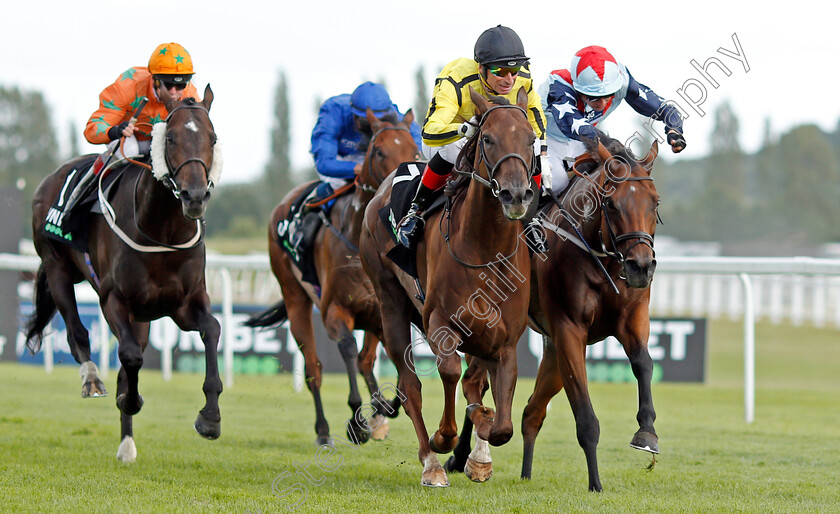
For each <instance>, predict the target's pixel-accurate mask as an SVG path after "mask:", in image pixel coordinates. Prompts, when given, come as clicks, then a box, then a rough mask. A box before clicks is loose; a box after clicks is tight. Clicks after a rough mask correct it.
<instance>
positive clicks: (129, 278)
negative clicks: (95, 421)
mask: <svg viewBox="0 0 840 514" xmlns="http://www.w3.org/2000/svg"><path fill="white" fill-rule="evenodd" d="M163 102H164V105H165V106H166V108H167V111H168V112H169V116H168V117H167V118H166V123H165V125H164V124H158V125H156V126H155V128H154V129H153V131H152V132H153V134H154V138H153V141H152V163H153V166H152V167H151V172H150V171H149V168H150V167H149V166H148V165H145V164H142V163H134V162H132V163H130V164H128V165H127V166H126V167H125V169H124V170H123V172H122V176H121V177H120V183H119V187H117V188H116V191H115V193H114V195H113V197H112V198H110V199H108V200H105V198H104V197H103V195H102V192H101V190H100V202H102V201H103V200H104V201H105V203H104V204H102V210H103V211H106V215H108V214H109V215H110V216H109V217H108V218H107V219H106V215H91V216H90V218H89V220H90V232H89V239H88V240H89V253H81V252H79V251H76V250H73V249H71V248H70V247H69V246H66V245H65V244H63V243H60V242H58V241H56V240H54V239H50V238H48V237H47V236H46V235H45V233H44V224H45V218H46V215H47V211H48V209H49V208H50V206H51V204H52V202H53V201H54V200H55V198H56V197H57V196H58V194H59V191H60V190H61V188H62V186H63V185H64V180H65V177H66V176H67V174H68V173H69V171H70V170H72V169H73V168H74V165H75V164H77V163H78V162H79V161H80V160H81V159H84V157H82V158H76V159H74V160H72V161H70V162H68V163H66V164H64V165H63V166H61V167H60V168H59V169H58V170H57V171H55V172H54V173H52V174H50V175H49V176H47V177H46V178H45V179H44V180H43V181H42V182H41V184H40V185H39V186H38V188H37V189H36V191H35V196H34V198H33V200H32V229H33V237H34V242H35V249H36V250H37V252H38V255H40V256H41V265H40V267H39V268H38V272H37V277H36V282H35V299H34V301H33V304H34V306H35V307H34V309H35V310H34V313H33V315H32V317H31V318H30V319H29V321H28V324H27V331H26V335H27V345H28V346H29V348H30V349H31V350H33V351H37V350H38V349H39V348H40V343H41V339H42V336H43V331H44V329H45V328H46V326H47V324H48V323H49V322H50V320H51V319H52V317H53V315H54V314H55V312H56V309H58V311H59V312H60V313H61V316H62V318H64V321H65V324H66V325H67V340H68V343H69V344H70V349H71V351H72V353H73V356H74V357H75V359H76V361H77V362H79V364H81V370H80V373H81V375H82V396H83V397H92V396H105V395H106V394H107V393H106V391H105V388H104V386H103V385H102V382H101V380H100V379H99V377H98V376H97V369H96V365H95V364H94V363H93V362H91V360H90V340H89V338H88V332H87V330H86V329H85V327H84V325H82V322H81V320H80V319H79V313H78V308H77V305H76V296H75V292H74V288H73V285H74V284H77V283H79V282H81V281H82V280H87V281H88V282H90V284H91V285H92V286H93V288H94V290H96V292H97V294H98V295H99V305H100V306H101V307H102V311H103V313H104V314H105V318H106V319H107V321H108V325H109V326H110V328H111V332H112V333H113V334H115V335H116V337H117V339H118V341H119V350H118V354H119V359H120V363H121V365H122V367H121V368H120V371H119V375H118V377H117V401H116V403H117V407H118V408H119V410H120V422H121V423H120V424H121V438H120V439H121V442H120V446H119V449H118V451H117V458H118V459H120V460H122V461H126V462H131V461H133V460H135V458H136V456H137V450H136V446H135V443H134V431H133V427H132V417H133V416H134V415H135V414H137V413H138V412H139V411H140V409H141V407H142V406H143V397H142V396H141V395H140V393H139V392H138V390H137V379H138V374H139V371H140V368H141V366H142V365H143V350H144V349H145V347H146V345H147V344H148V342H149V339H148V337H149V323H150V322H151V321H152V320H156V319H158V318H162V317H164V316H169V317H170V318H172V320H173V321H175V323H176V324H177V325H178V327H179V328H180V329H181V330H184V331H192V330H195V331H198V332H199V333H200V334H201V339H202V341H203V342H204V346H205V360H206V366H207V367H206V375H205V379H204V386H203V390H204V395H205V399H206V403H205V405H204V407H203V408H202V409H201V410H200V411H199V413H198V418H197V419H196V421H195V424H194V426H195V429H196V431H197V432H198V433H199V434H200V435H201V436H203V437H206V438H207V439H217V438H218V437H219V435H220V433H221V415H220V412H219V394H221V392H222V381H221V380H220V379H219V371H218V365H217V357H216V350H217V348H216V347H217V345H218V343H219V333H220V327H219V322H218V321H216V319H215V318H214V317H213V315H212V314H211V312H210V298H209V297H208V295H207V291H206V287H205V282H204V264H205V251H204V241H203V237H202V236H203V229H204V222H203V217H204V213H205V210H206V208H207V203H208V201H209V198H210V188H211V187H212V186H213V182H214V181H215V180H217V179H218V175H219V174H220V171H221V156H220V153H219V152H218V147H216V146H215V144H216V133H215V131H214V129H213V124H212V123H211V122H210V117H209V113H208V111H209V110H210V105H211V104H212V102H213V91H212V90H211V89H210V86H209V85H208V86H207V88H206V89H205V90H204V100H203V101H202V102H197V101H196V100H194V99H192V98H188V99H186V100H183V101H181V102H176V101H175V100H173V99H172V98H169V97H165V98H164V99H163ZM162 128H163V129H164V130H160V129H162ZM103 173H104V171H103ZM107 202H110V205H107ZM111 223H113V228H112V226H111Z"/></svg>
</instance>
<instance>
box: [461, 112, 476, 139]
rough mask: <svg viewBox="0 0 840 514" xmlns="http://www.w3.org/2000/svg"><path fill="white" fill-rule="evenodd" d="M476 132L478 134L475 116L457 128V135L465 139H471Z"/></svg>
mask: <svg viewBox="0 0 840 514" xmlns="http://www.w3.org/2000/svg"><path fill="white" fill-rule="evenodd" d="M476 132H478V118H477V117H475V116H473V117H472V118H470V120H469V121H465V122H464V123H461V125H460V126H459V127H458V134H459V135H460V136H461V137H465V138H467V139H471V138H472V137H473V136H474V135H475V133H476Z"/></svg>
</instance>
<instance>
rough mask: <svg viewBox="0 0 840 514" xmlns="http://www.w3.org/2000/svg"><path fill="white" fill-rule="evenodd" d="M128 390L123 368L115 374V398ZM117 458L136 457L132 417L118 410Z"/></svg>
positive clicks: (132, 459) (125, 460)
mask: <svg viewBox="0 0 840 514" xmlns="http://www.w3.org/2000/svg"><path fill="white" fill-rule="evenodd" d="M127 391H128V378H127V377H126V373H125V368H120V371H119V373H118V374H117V398H119V397H120V396H122V395H124V394H125V393H126V392H127ZM117 459H119V460H121V461H122V462H134V461H135V460H136V459H137V447H136V446H135V444H134V419H133V416H131V415H130V414H126V413H125V412H122V410H121V411H120V446H119V448H118V449H117Z"/></svg>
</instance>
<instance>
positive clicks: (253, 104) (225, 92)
mask: <svg viewBox="0 0 840 514" xmlns="http://www.w3.org/2000/svg"><path fill="white" fill-rule="evenodd" d="M576 5H577V6H579V10H578V11H575V10H574V9H575V6H576ZM819 5H820V4H817V2H812V1H800V2H791V3H774V2H748V3H746V4H742V3H739V2H732V1H726V2H722V1H712V2H704V3H703V6H700V3H699V2H658V1H642V2H638V1H637V2H633V1H624V2H612V1H599V2H558V1H556V0H554V1H543V0H539V1H526V2H500V1H498V0H489V1H483V2H458V3H456V2H451V1H440V0H426V1H420V2H401V1H398V0H389V1H378V0H377V1H364V0H361V1H358V2H355V3H353V2H347V1H337V0H320V1H308V2H307V1H300V2H295V1H290V0H282V1H279V2H264V1H260V2H256V1H251V0H239V1H229V0H228V1H216V0H205V1H198V2H189V3H187V2H177V1H173V0H170V1H168V2H162V1H157V0H152V1H148V0H147V1H144V2H131V3H129V2H115V1H113V0H109V1H106V0H75V1H72V2H68V1H63V0H62V1H59V0H55V1H45V0H26V1H20V2H7V3H6V4H5V5H4V12H3V21H2V29H1V30H0V84H2V85H4V86H12V85H17V86H20V87H21V88H23V89H27V90H39V91H41V92H43V93H44V95H45V98H46V100H47V102H48V103H49V105H50V107H51V108H52V112H53V115H54V117H53V120H52V121H53V125H54V126H55V127H56V128H57V131H58V136H59V140H60V143H61V145H62V151H66V150H67V149H68V148H69V143H68V138H69V136H68V133H69V130H68V127H69V126H70V124H73V125H75V126H76V127H77V129H78V131H77V134H79V137H80V141H79V144H80V147H81V149H82V151H83V152H85V153H87V152H94V151H101V147H95V146H93V145H89V144H87V143H86V142H85V141H84V140H83V138H82V136H81V134H82V131H83V128H84V124H85V122H86V121H87V119H88V117H89V116H90V114H91V113H92V112H93V111H94V110H95V109H96V108H97V102H98V95H99V93H100V91H101V90H102V89H103V88H104V87H105V86H107V85H109V84H110V83H111V82H113V81H114V79H116V77H117V76H118V75H119V74H120V73H121V72H122V71H124V70H125V69H127V68H128V67H130V66H139V65H143V66H145V65H146V63H147V62H148V58H149V56H150V55H151V53H152V50H154V48H155V47H156V46H157V45H158V44H160V43H164V42H168V41H175V42H178V43H181V44H182V45H184V47H186V48H187V50H188V51H189V52H190V54H191V55H192V58H193V62H194V65H195V69H196V71H197V74H196V75H195V77H194V82H195V84H196V86H197V87H198V89H199V92H201V91H203V89H204V86H205V85H206V84H207V83H208V82H209V83H210V84H211V85H212V88H213V91H214V93H215V101H214V103H213V107H212V109H211V118H212V120H213V122H214V124H215V126H216V131H217V132H218V134H219V138H220V140H221V141H223V142H224V145H225V146H224V150H225V170H224V173H223V176H222V183H225V182H226V181H230V182H233V181H246V180H250V179H252V178H254V177H256V176H258V175H259V174H260V173H261V172H262V168H263V166H264V164H265V162H266V160H267V157H268V151H269V148H268V141H269V131H270V128H271V123H272V119H271V110H272V102H273V94H274V89H275V86H276V84H277V77H278V73H279V72H280V71H283V72H285V73H286V76H287V80H288V83H289V102H290V104H291V106H292V112H291V118H292V126H293V134H292V149H293V151H292V163H293V166H295V167H302V166H306V165H309V164H311V162H312V159H311V156H310V154H309V153H308V152H309V136H310V133H311V130H312V127H313V125H314V122H315V116H316V114H315V102H316V99H321V100H323V99H326V98H328V97H330V96H333V95H336V94H340V93H349V92H351V91H352V90H353V89H354V88H355V87H356V86H357V85H358V84H359V83H361V82H363V81H365V80H374V81H378V80H384V81H385V82H386V84H387V86H388V89H389V92H390V94H391V97H392V99H393V100H394V102H395V103H396V104H397V105H398V106H399V107H400V109H401V110H403V111H404V110H406V109H408V108H409V107H411V106H412V105H413V104H414V101H415V98H416V89H415V79H414V75H415V72H416V70H417V67H418V66H419V65H423V66H424V68H425V71H426V79H427V80H426V81H427V84H428V89H429V91H431V87H432V84H433V81H434V77H435V76H436V75H437V73H438V72H439V71H440V68H441V67H442V66H443V65H444V64H446V63H447V62H449V61H450V60H452V59H454V58H456V57H472V51H473V45H474V43H475V40H476V38H477V37H478V35H479V34H480V33H481V32H482V31H483V30H485V29H486V28H489V27H491V26H494V25H497V24H500V23H501V24H503V25H507V26H509V27H511V28H513V29H514V30H516V31H517V33H518V34H519V35H520V36H521V38H522V40H523V42H524V45H525V51H526V53H527V55H528V56H530V57H531V71H532V74H533V75H534V77H535V82H536V84H537V85H538V84H539V83H541V82H542V81H543V80H544V78H545V77H546V76H547V74H548V73H549V72H550V71H551V70H553V69H558V68H567V67H568V66H569V62H570V60H571V57H572V55H573V54H574V53H575V52H576V51H577V50H578V49H580V48H582V47H584V46H588V45H592V44H598V45H601V46H604V47H606V48H607V49H608V50H609V51H610V52H611V53H612V54H613V55H614V56H615V57H616V58H617V59H618V60H619V61H620V62H622V63H624V64H625V65H626V66H627V67H628V69H629V70H630V72H631V73H632V74H633V76H634V77H635V78H636V79H637V80H638V81H639V82H641V83H643V84H645V85H647V86H649V87H651V88H652V89H653V90H654V91H656V92H657V93H658V94H659V95H660V96H662V97H664V98H666V99H669V100H673V101H674V102H676V103H677V104H678V106H679V107H680V108H681V109H682V110H683V111H684V112H685V113H686V114H687V115H688V118H687V119H686V121H685V135H686V140H687V142H688V146H687V149H686V151H684V152H683V153H682V154H680V156H679V157H676V156H673V154H670V152H669V153H668V156H667V157H666V158H668V159H676V158H696V157H699V156H701V155H703V154H705V153H706V151H707V149H708V143H707V141H708V138H709V132H710V130H711V126H712V123H711V120H712V116H713V112H714V109H715V107H717V106H718V105H719V104H720V103H721V102H723V101H729V102H730V103H731V105H732V106H733V108H734V111H735V113H736V114H737V116H738V118H739V120H740V124H741V145H742V147H743V148H744V149H745V150H746V151H749V152H752V151H755V150H756V149H757V148H758V147H759V145H760V143H761V140H762V134H763V131H764V124H765V119H769V120H770V122H771V126H772V129H773V131H774V132H775V133H777V134H778V133H780V132H784V131H786V130H788V129H790V128H791V127H793V126H795V125H798V124H803V123H815V124H817V125H819V126H820V127H821V128H823V129H825V130H834V129H835V128H836V127H837V122H838V118H840V94H838V93H837V91H836V89H837V86H838V84H840V64H838V53H840V38H838V30H839V29H838V28H837V26H836V17H834V16H830V15H827V13H826V12H825V11H824V10H823V8H822V7H820V6H819ZM733 35H735V36H733ZM735 39H737V41H738V43H739V44H740V52H739V49H738V47H737V46H736V42H735ZM721 48H722V49H723V50H722V51H721V50H719V49H721ZM726 52H729V54H726ZM739 53H740V57H739V58H734V57H732V55H737V54H739ZM711 57H716V58H718V59H719V60H720V61H719V62H720V63H721V64H723V65H724V66H725V67H726V69H727V70H728V71H729V72H730V75H729V76H727V75H726V72H725V71H724V70H722V69H721V68H720V67H718V66H717V65H716V64H713V63H711V62H710V64H709V67H708V73H709V74H710V77H711V79H712V80H715V81H716V82H717V84H718V87H717V88H715V87H713V86H712V85H711V84H710V83H709V81H708V80H707V79H706V78H704V77H703V75H702V73H701V72H700V71H698V70H697V69H696V68H695V67H694V66H692V64H691V61H692V60H694V61H696V63H697V64H698V66H701V67H702V66H703V65H704V64H705V63H706V62H707V60H708V59H709V58H711ZM747 67H748V68H749V71H747V70H746V68H747ZM680 90H682V92H683V94H684V95H686V96H688V97H689V98H691V99H694V100H698V99H700V98H701V97H702V96H703V95H704V94H705V100H704V102H703V104H702V105H700V106H699V107H698V110H702V111H704V113H705V115H701V114H700V113H698V111H697V110H695V109H694V107H692V106H691V104H690V102H689V100H687V99H686V98H684V97H683V96H682V95H681V94H680ZM423 115H425V113H422V114H420V117H421V118H422V116H423ZM635 116H636V115H635V113H634V112H633V111H632V109H631V108H630V107H629V106H626V105H623V106H622V107H621V108H620V109H619V111H617V112H616V113H614V114H613V115H612V116H611V117H610V118H609V119H608V120H607V121H606V122H604V128H606V129H607V130H608V131H609V132H610V135H612V136H613V137H616V138H618V139H620V140H626V139H627V138H629V137H630V136H631V135H632V134H633V132H634V131H635V130H636V128H637V122H636V121H635V120H634V117H635ZM655 129H656V130H657V132H661V130H662V129H661V125H656V126H655ZM45 173H46V171H45Z"/></svg>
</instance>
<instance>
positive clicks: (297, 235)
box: [276, 182, 323, 291]
mask: <svg viewBox="0 0 840 514" xmlns="http://www.w3.org/2000/svg"><path fill="white" fill-rule="evenodd" d="M319 184H320V182H315V183H313V184H310V185H309V186H307V187H306V188H305V189H304V190H303V192H302V193H301V194H300V195H299V196H298V197H297V198H295V200H294V201H293V202H292V205H291V207H289V214H288V215H286V219H284V220H282V221H281V222H280V223H279V224H278V225H277V230H276V233H277V243H278V244H279V245H280V248H282V249H283V251H285V252H286V253H287V254H288V255H289V257H290V258H291V259H292V263H293V264H294V265H295V267H297V268H298V269H299V270H300V273H301V279H302V280H305V281H306V282H309V283H310V284H312V285H314V286H315V287H316V290H318V291H320V287H321V283H320V282H319V281H318V272H317V270H316V269H315V261H314V255H313V254H314V242H315V236H316V235H317V234H318V229H319V228H321V225H322V224H323V221H322V220H321V216H320V212H321V210H320V209H316V210H313V211H310V212H308V213H306V214H305V215H304V216H303V218H302V219H301V220H300V223H299V224H296V223H295V219H296V218H297V214H298V212H300V210H301V209H302V208H303V203H304V201H305V200H306V199H307V198H308V197H309V195H310V193H312V191H313V190H314V189H315V188H316V187H318V185H319Z"/></svg>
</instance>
